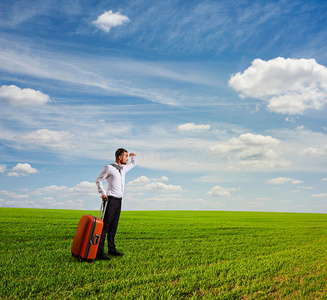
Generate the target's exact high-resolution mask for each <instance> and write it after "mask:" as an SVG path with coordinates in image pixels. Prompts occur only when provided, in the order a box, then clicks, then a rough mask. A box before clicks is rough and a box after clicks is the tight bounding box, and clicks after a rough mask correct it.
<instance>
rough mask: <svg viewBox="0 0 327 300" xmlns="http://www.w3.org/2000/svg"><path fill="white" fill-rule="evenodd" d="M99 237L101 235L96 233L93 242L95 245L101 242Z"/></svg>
mask: <svg viewBox="0 0 327 300" xmlns="http://www.w3.org/2000/svg"><path fill="white" fill-rule="evenodd" d="M99 239H100V235H98V234H96V235H95V236H94V237H93V241H92V244H93V245H97V244H98V243H99Z"/></svg>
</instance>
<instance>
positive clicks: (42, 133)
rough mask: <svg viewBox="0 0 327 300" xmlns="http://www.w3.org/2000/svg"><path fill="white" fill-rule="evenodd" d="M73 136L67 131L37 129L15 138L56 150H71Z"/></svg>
mask: <svg viewBox="0 0 327 300" xmlns="http://www.w3.org/2000/svg"><path fill="white" fill-rule="evenodd" d="M73 137H74V136H73V135H72V134H70V133H69V132H67V131H55V130H49V129H39V130H36V131H33V132H31V133H29V134H27V135H24V136H17V137H16V139H17V140H22V141H25V142H27V143H30V144H37V145H41V146H45V147H49V148H53V149H56V150H71V149H73V148H74V143H73V142H72V139H73Z"/></svg>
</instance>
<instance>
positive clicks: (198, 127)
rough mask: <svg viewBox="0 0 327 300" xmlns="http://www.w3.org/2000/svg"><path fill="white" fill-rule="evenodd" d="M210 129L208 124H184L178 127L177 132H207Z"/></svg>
mask: <svg viewBox="0 0 327 300" xmlns="http://www.w3.org/2000/svg"><path fill="white" fill-rule="evenodd" d="M210 128H211V126H210V125H208V124H195V123H193V122H192V123H185V124H181V125H179V126H178V130H179V131H199V130H209V129H210Z"/></svg>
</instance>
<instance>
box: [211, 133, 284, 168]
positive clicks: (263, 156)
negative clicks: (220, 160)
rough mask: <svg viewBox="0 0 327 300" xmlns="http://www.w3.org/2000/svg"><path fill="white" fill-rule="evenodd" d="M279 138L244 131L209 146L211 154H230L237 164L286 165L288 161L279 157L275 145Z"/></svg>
mask: <svg viewBox="0 0 327 300" xmlns="http://www.w3.org/2000/svg"><path fill="white" fill-rule="evenodd" d="M280 142H281V141H280V140H278V139H276V138H273V137H271V136H263V135H260V134H252V133H246V134H242V135H240V136H239V137H238V138H232V139H230V140H229V141H228V142H227V143H221V144H217V145H214V146H211V147H210V151H211V152H212V154H213V155H223V154H230V155H234V158H237V160H238V161H237V162H236V163H237V164H238V166H252V167H259V168H260V167H267V168H273V167H279V166H288V165H290V162H289V161H287V160H285V159H282V158H281V154H282V153H281V152H280V151H279V150H278V148H277V146H278V145H279V144H280Z"/></svg>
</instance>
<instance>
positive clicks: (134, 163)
mask: <svg viewBox="0 0 327 300" xmlns="http://www.w3.org/2000/svg"><path fill="white" fill-rule="evenodd" d="M136 164H137V158H136V156H132V161H131V163H129V164H128V165H125V166H124V172H125V173H127V172H128V171H129V170H130V169H132V168H134V167H135V166H136Z"/></svg>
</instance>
